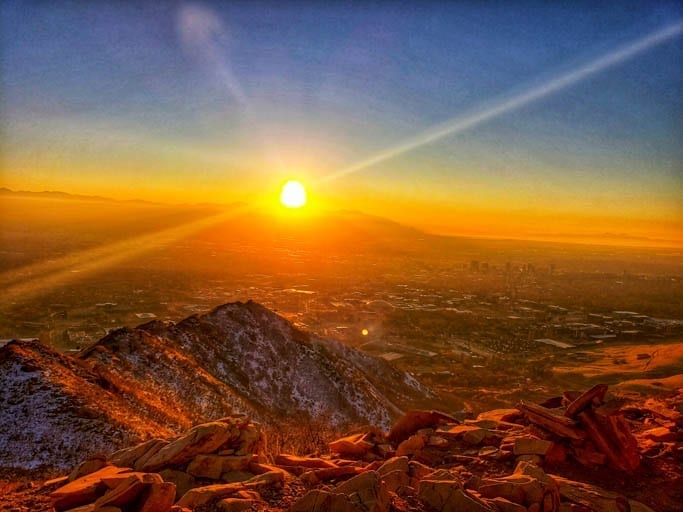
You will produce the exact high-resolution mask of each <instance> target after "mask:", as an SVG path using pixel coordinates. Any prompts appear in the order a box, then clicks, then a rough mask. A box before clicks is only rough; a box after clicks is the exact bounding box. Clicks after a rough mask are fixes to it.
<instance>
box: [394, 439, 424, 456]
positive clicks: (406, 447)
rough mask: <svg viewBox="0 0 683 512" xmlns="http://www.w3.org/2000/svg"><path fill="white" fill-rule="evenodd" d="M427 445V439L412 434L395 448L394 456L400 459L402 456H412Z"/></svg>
mask: <svg viewBox="0 0 683 512" xmlns="http://www.w3.org/2000/svg"><path fill="white" fill-rule="evenodd" d="M426 444H427V437H426V436H424V435H423V434H414V435H412V436H410V437H409V438H408V439H406V440H405V441H403V442H402V443H401V444H399V445H398V448H396V455H397V456H398V457H402V456H404V455H414V454H415V453H417V452H419V451H420V450H421V449H422V448H424V447H425V445H426Z"/></svg>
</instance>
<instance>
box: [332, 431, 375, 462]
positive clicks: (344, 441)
mask: <svg viewBox="0 0 683 512" xmlns="http://www.w3.org/2000/svg"><path fill="white" fill-rule="evenodd" d="M329 447H330V451H331V452H332V453H338V454H339V455H341V456H342V457H363V456H364V455H365V454H367V453H368V452H369V451H370V450H372V448H373V447H374V445H373V444H372V443H370V442H368V441H366V434H352V435H350V436H346V437H342V438H341V439H337V440H336V441H332V442H331V443H330V444H329Z"/></svg>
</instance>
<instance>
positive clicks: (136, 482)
mask: <svg viewBox="0 0 683 512" xmlns="http://www.w3.org/2000/svg"><path fill="white" fill-rule="evenodd" d="M153 483H157V484H160V483H163V479H162V478H161V476H159V475H157V474H155V473H147V474H142V475H141V474H139V473H133V474H131V475H130V476H128V477H126V478H125V479H123V480H120V481H119V483H118V485H117V486H116V487H114V488H113V489H110V490H109V491H107V492H106V493H104V495H102V496H101V497H100V498H98V499H97V501H95V505H96V507H97V508H100V507H106V506H113V507H122V506H123V505H126V504H128V503H131V502H132V501H134V500H135V499H136V498H137V497H138V496H139V495H140V494H141V493H142V491H143V490H145V488H146V487H148V486H149V485H150V484H153Z"/></svg>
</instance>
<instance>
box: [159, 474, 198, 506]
mask: <svg viewBox="0 0 683 512" xmlns="http://www.w3.org/2000/svg"><path fill="white" fill-rule="evenodd" d="M159 474H160V475H161V477H162V478H163V479H164V481H166V482H171V483H173V484H175V493H176V495H175V500H178V499H180V497H181V496H182V495H183V494H185V493H186V492H187V491H189V490H190V489H192V488H193V487H194V486H195V485H196V481H195V479H194V477H193V476H192V475H190V474H188V473H185V472H184V471H178V470H176V469H164V470H161V471H159ZM175 500H174V501H175Z"/></svg>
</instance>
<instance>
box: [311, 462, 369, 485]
mask: <svg viewBox="0 0 683 512" xmlns="http://www.w3.org/2000/svg"><path fill="white" fill-rule="evenodd" d="M362 471H363V470H362V469H361V468H358V467H356V466H340V467H334V468H323V469H313V470H311V471H307V472H305V473H302V474H301V476H300V477H299V479H300V480H301V481H303V482H306V483H308V484H311V485H316V484H319V483H320V482H327V481H328V480H335V479H337V478H345V477H349V476H355V475H358V474H359V473H361V472H362Z"/></svg>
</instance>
